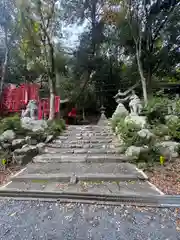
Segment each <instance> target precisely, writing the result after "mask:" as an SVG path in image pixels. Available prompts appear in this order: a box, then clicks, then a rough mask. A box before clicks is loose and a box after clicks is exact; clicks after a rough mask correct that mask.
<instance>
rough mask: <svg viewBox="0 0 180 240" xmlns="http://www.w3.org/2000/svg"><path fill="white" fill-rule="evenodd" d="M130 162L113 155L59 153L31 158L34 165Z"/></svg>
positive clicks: (125, 158)
mask: <svg viewBox="0 0 180 240" xmlns="http://www.w3.org/2000/svg"><path fill="white" fill-rule="evenodd" d="M128 161H130V158H129V157H126V156H124V155H120V154H118V155H115V154H98V155H94V154H74V155H72V154H68V153H67V154H60V153H54V154H52V153H50V154H48V153H45V154H42V155H38V156H36V157H34V158H33V162H34V163H62V162H69V163H70V162H94V163H103V162H112V163H113V162H117V163H118V162H128Z"/></svg>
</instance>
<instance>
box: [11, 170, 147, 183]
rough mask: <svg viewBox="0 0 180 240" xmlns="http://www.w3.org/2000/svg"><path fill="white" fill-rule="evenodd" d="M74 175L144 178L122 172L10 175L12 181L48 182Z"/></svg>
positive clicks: (100, 178)
mask: <svg viewBox="0 0 180 240" xmlns="http://www.w3.org/2000/svg"><path fill="white" fill-rule="evenodd" d="M73 177H75V181H111V182H114V181H115V182H116V181H135V180H138V179H139V180H146V179H145V178H144V176H143V175H140V174H139V175H137V174H123V173H116V174H110V173H98V174H97V173H77V174H76V175H73V173H70V172H67V173H60V174H59V173H48V174H38V173H36V174H24V175H18V176H17V177H12V178H11V180H12V181H13V182H29V181H48V182H71V179H72V178H73Z"/></svg>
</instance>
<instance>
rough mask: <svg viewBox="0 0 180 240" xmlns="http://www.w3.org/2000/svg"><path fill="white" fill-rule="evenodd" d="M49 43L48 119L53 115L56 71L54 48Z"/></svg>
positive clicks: (52, 117) (51, 118)
mask: <svg viewBox="0 0 180 240" xmlns="http://www.w3.org/2000/svg"><path fill="white" fill-rule="evenodd" d="M48 44H49V57H50V65H51V69H50V76H49V92H50V106H49V120H53V119H54V116H55V104H54V100H55V93H56V73H55V62H54V48H53V45H52V43H51V42H50V40H48Z"/></svg>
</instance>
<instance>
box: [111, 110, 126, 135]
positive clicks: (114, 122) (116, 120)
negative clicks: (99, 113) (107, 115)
mask: <svg viewBox="0 0 180 240" xmlns="http://www.w3.org/2000/svg"><path fill="white" fill-rule="evenodd" d="M124 118H125V116H122V115H118V114H117V115H116V116H115V117H114V118H113V119H112V120H111V127H112V130H113V132H115V129H116V127H117V126H118V124H120V123H121V122H123V121H124Z"/></svg>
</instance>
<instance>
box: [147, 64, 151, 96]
mask: <svg viewBox="0 0 180 240" xmlns="http://www.w3.org/2000/svg"><path fill="white" fill-rule="evenodd" d="M147 89H148V94H149V95H151V94H152V71H151V67H150V66H149V67H148V72H147Z"/></svg>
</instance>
